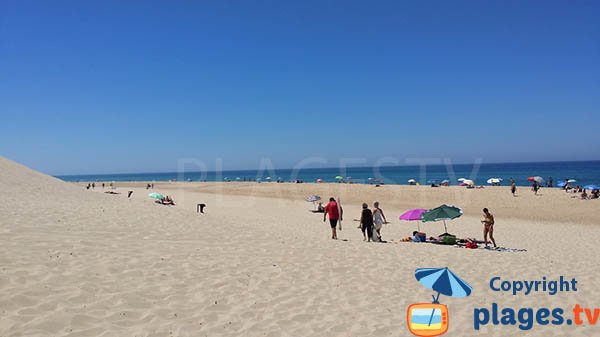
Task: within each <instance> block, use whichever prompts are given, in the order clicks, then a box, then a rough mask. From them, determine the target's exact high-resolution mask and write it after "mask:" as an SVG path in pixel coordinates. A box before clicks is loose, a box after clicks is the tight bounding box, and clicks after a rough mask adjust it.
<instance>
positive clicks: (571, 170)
mask: <svg viewBox="0 0 600 337" xmlns="http://www.w3.org/2000/svg"><path fill="white" fill-rule="evenodd" d="M336 176H342V177H344V180H346V181H352V182H353V183H374V182H376V181H381V182H383V183H385V184H400V185H406V184H408V180H409V179H414V180H416V181H417V182H419V183H420V184H422V185H424V184H430V183H431V182H434V181H437V182H440V181H442V180H446V179H447V180H449V181H450V185H457V184H458V179H459V178H466V179H471V180H473V181H475V183H476V184H478V185H486V181H487V180H488V179H489V178H502V179H503V181H502V183H501V185H509V184H510V183H509V178H513V179H515V181H516V183H517V185H520V186H528V185H530V184H531V183H530V182H529V181H528V180H527V178H528V177H530V176H540V177H542V178H544V179H545V180H546V182H548V180H549V179H550V177H552V179H553V182H554V185H555V186H556V183H557V182H559V181H562V180H565V179H575V180H576V181H577V182H576V183H575V184H573V185H581V186H584V185H587V184H600V161H578V162H538V163H496V164H490V163H484V164H450V165H427V166H423V167H420V166H383V167H348V168H345V169H340V168H306V169H300V170H294V169H276V170H261V171H257V170H244V171H222V172H214V171H213V172H197V171H189V172H164V173H127V174H97V175H65V176H57V178H59V179H62V180H65V181H74V182H78V181H79V182H94V181H169V180H177V181H248V180H250V181H256V180H259V181H263V182H266V181H269V180H270V181H276V180H282V181H296V180H301V181H303V182H315V181H316V180H317V179H322V180H323V182H336V181H337V180H336ZM269 177H270V179H267V178H269Z"/></svg>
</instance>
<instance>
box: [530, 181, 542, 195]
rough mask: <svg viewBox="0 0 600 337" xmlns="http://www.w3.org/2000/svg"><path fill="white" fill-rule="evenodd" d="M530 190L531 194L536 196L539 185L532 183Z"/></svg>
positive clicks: (535, 182)
mask: <svg viewBox="0 0 600 337" xmlns="http://www.w3.org/2000/svg"><path fill="white" fill-rule="evenodd" d="M531 190H532V191H533V193H534V194H535V195H537V194H538V191H539V190H540V184H538V182H537V181H534V182H533V184H532V185H531Z"/></svg>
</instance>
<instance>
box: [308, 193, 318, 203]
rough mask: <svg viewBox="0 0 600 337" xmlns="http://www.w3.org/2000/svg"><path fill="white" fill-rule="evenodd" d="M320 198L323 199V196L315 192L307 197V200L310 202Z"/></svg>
mask: <svg viewBox="0 0 600 337" xmlns="http://www.w3.org/2000/svg"><path fill="white" fill-rule="evenodd" d="M319 200H321V197H320V196H318V195H315V194H313V195H310V196H308V197H306V201H308V202H317V201H319Z"/></svg>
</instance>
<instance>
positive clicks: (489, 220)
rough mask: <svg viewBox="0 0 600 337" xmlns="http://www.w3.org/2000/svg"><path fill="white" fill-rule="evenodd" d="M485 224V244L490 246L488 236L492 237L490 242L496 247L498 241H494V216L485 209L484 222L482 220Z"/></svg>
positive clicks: (482, 221)
mask: <svg viewBox="0 0 600 337" xmlns="http://www.w3.org/2000/svg"><path fill="white" fill-rule="evenodd" d="M481 223H482V224H483V242H485V246H486V247H487V246H488V242H489V241H488V234H489V235H490V240H491V241H492V243H493V244H494V247H497V246H496V240H494V216H493V215H492V213H490V211H489V210H488V209H487V208H484V209H483V220H481Z"/></svg>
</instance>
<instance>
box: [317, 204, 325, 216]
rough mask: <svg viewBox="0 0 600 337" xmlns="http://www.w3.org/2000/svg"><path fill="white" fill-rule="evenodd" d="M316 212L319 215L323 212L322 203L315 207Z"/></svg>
mask: <svg viewBox="0 0 600 337" xmlns="http://www.w3.org/2000/svg"><path fill="white" fill-rule="evenodd" d="M317 212H319V213H323V212H325V207H323V203H322V202H319V205H318V206H317Z"/></svg>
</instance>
